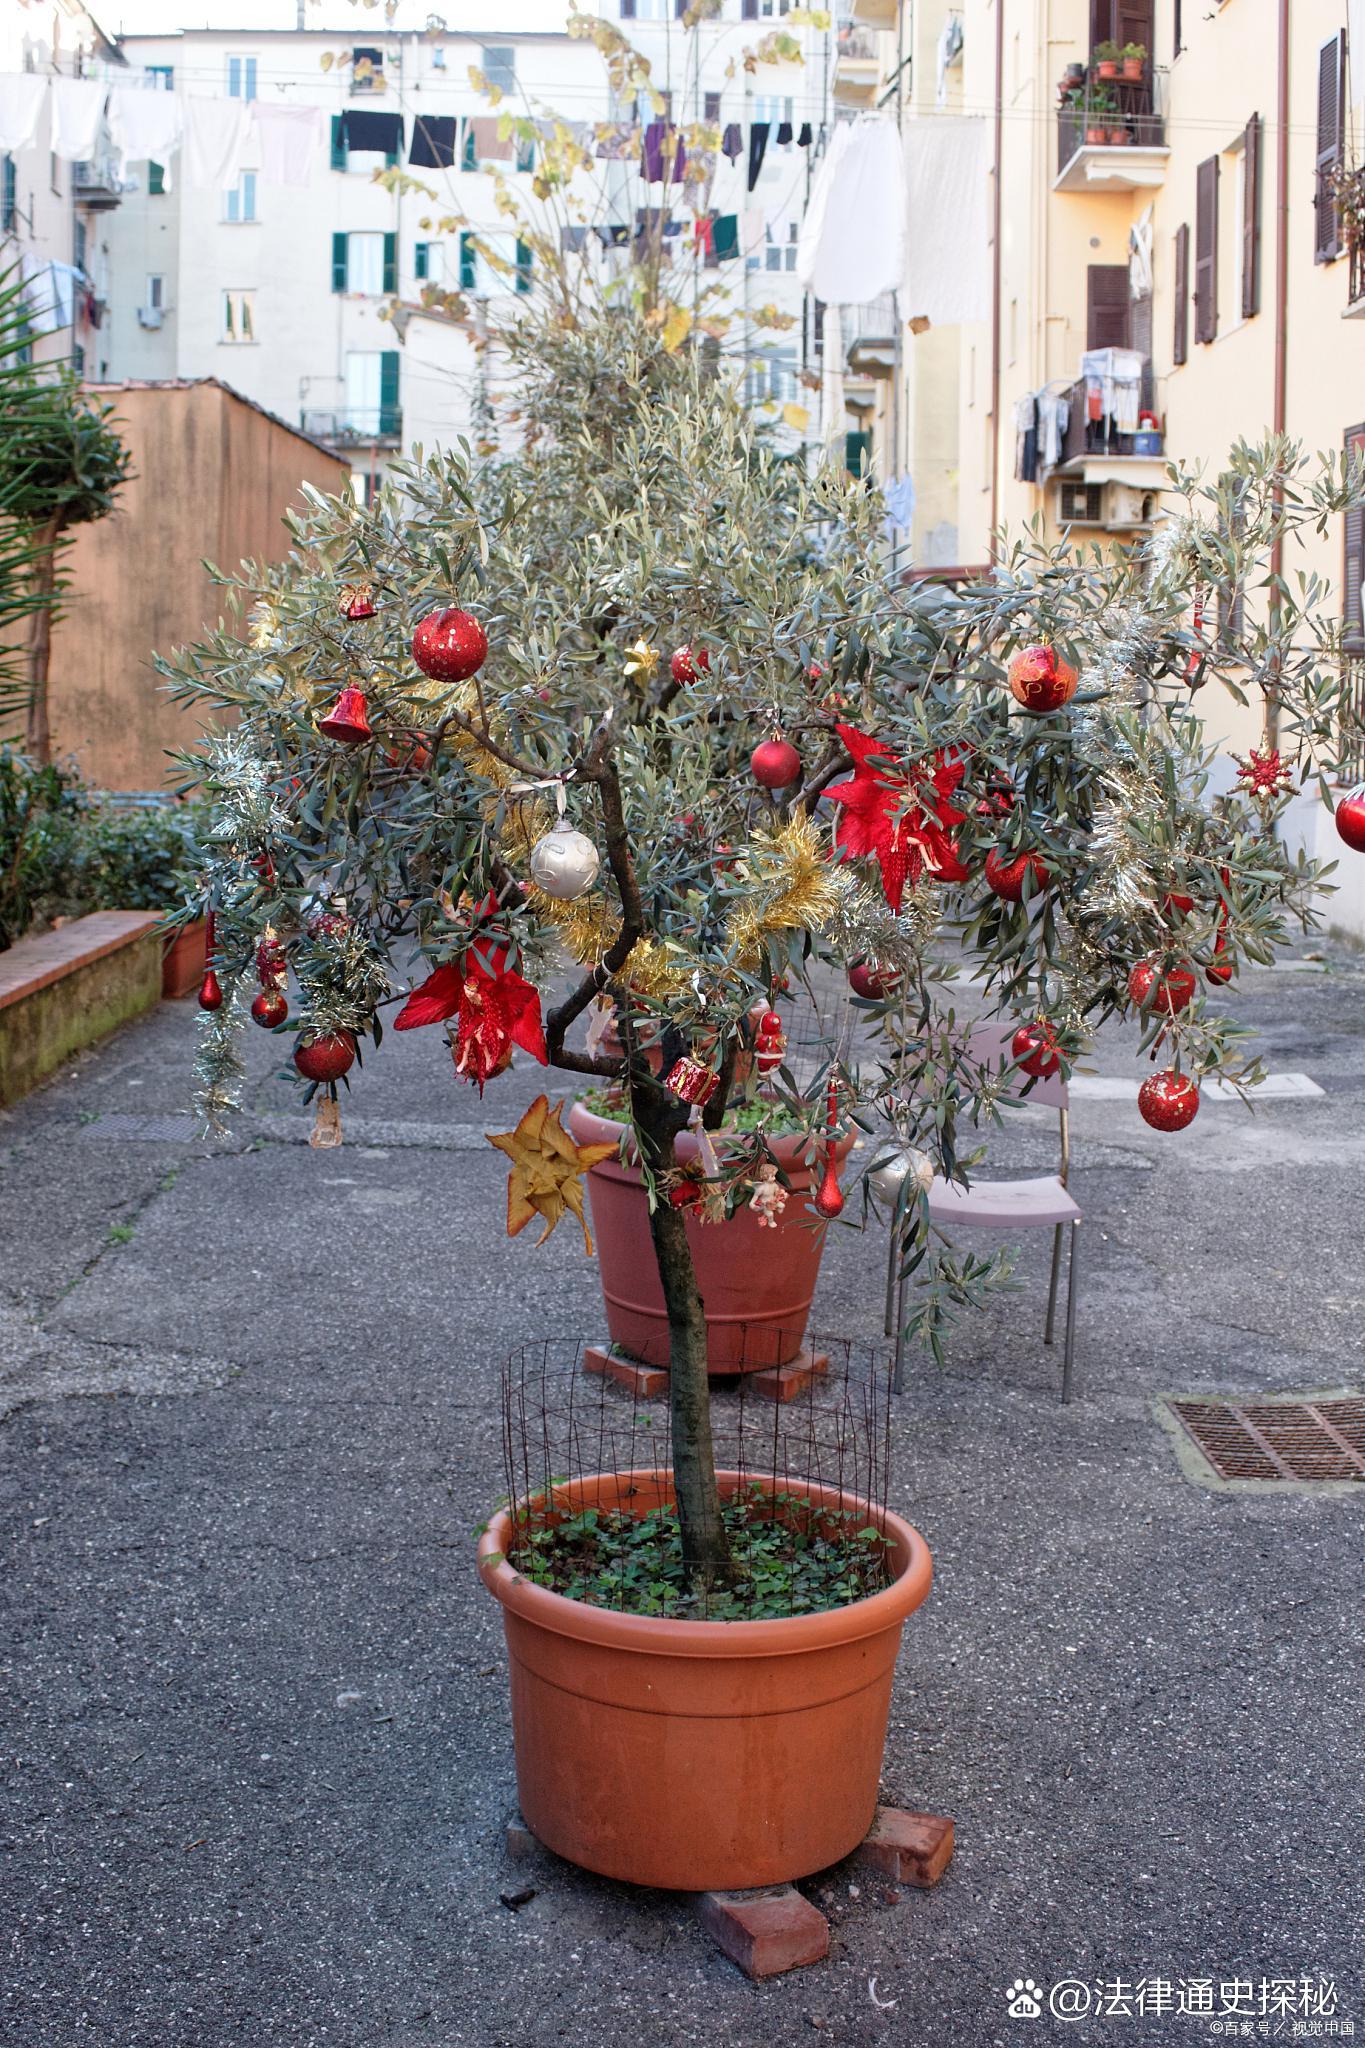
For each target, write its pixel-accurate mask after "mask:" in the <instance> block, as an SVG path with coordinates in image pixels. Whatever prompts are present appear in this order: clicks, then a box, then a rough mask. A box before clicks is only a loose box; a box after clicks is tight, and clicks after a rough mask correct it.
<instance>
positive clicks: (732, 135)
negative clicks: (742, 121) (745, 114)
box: [720, 121, 744, 163]
mask: <svg viewBox="0 0 1365 2048" xmlns="http://www.w3.org/2000/svg"><path fill="white" fill-rule="evenodd" d="M720 153H721V155H722V156H728V157H729V159H730V161H731V163H734V162H735V161H736V160H737V159H738V158H739V157H741V156H742V155H743V154H744V130H743V129H742V128H741V127H740V125H739V123H738V121H729V122H727V123H726V128H725V133H724V135H722V137H721V139H720Z"/></svg>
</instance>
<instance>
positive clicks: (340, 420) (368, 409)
mask: <svg viewBox="0 0 1365 2048" xmlns="http://www.w3.org/2000/svg"><path fill="white" fill-rule="evenodd" d="M300 424H301V425H302V427H303V431H304V433H305V434H311V435H312V437H313V439H314V440H315V441H326V442H327V443H328V445H329V446H331V447H333V448H337V449H342V448H379V447H390V446H392V447H396V446H397V445H398V443H399V442H400V441H401V440H402V438H403V413H402V409H401V407H399V406H396V405H380V406H363V407H360V408H351V409H348V410H346V411H343V412H313V411H307V410H305V411H304V413H303V415H302V417H301V421H300Z"/></svg>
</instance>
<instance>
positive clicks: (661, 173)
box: [640, 121, 687, 185]
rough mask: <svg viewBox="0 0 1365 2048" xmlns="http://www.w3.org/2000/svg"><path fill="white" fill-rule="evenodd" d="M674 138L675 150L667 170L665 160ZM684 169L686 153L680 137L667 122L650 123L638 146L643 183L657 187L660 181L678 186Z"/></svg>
mask: <svg viewBox="0 0 1365 2048" xmlns="http://www.w3.org/2000/svg"><path fill="white" fill-rule="evenodd" d="M675 136H676V139H677V148H676V152H675V153H674V155H673V168H672V170H669V169H668V168H667V166H666V163H665V158H666V157H667V155H668V154H669V152H670V149H671V147H672V144H673V141H674V137H675ZM686 167H687V151H686V149H685V148H684V147H683V141H682V137H681V136H680V135H677V131H676V130H675V129H673V128H670V127H669V126H668V124H667V122H664V121H651V122H650V124H649V126H648V128H646V130H645V132H644V138H643V140H642V142H641V145H640V176H641V177H642V178H643V179H644V181H645V183H646V184H647V185H657V184H659V183H660V181H661V180H666V181H667V182H668V183H669V184H672V185H680V184H681V183H682V179H683V172H684V170H685V169H686Z"/></svg>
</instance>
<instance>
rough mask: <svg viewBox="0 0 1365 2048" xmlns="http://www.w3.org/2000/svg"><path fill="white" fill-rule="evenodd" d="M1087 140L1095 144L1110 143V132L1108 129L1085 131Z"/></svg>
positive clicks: (1089, 129)
mask: <svg viewBox="0 0 1365 2048" xmlns="http://www.w3.org/2000/svg"><path fill="white" fill-rule="evenodd" d="M1085 139H1086V141H1087V142H1093V143H1098V144H1101V145H1102V144H1104V143H1106V142H1108V140H1109V130H1108V129H1107V128H1095V127H1090V128H1087V129H1086V131H1085Z"/></svg>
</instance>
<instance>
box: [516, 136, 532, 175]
mask: <svg viewBox="0 0 1365 2048" xmlns="http://www.w3.org/2000/svg"><path fill="white" fill-rule="evenodd" d="M535 167H536V146H535V144H534V142H518V144H517V169H518V170H519V171H533V170H534V169H535Z"/></svg>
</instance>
